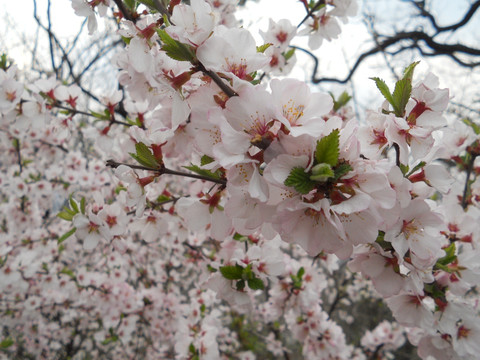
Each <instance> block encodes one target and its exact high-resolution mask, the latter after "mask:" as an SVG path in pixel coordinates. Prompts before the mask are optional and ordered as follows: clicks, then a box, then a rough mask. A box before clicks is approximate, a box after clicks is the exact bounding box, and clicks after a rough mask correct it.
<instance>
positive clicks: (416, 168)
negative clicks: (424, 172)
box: [405, 161, 427, 178]
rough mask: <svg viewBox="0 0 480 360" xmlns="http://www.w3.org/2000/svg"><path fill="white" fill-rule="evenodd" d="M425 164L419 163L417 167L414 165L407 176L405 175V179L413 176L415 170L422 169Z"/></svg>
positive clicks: (423, 162)
mask: <svg viewBox="0 0 480 360" xmlns="http://www.w3.org/2000/svg"><path fill="white" fill-rule="evenodd" d="M426 164H427V163H426V162H425V161H420V162H419V163H418V164H417V165H415V167H414V168H413V169H412V170H410V172H409V173H408V174H407V175H405V177H407V178H408V177H409V176H410V175H412V174H414V173H415V172H416V171H417V170H419V169H421V168H423V167H424V166H425V165H426Z"/></svg>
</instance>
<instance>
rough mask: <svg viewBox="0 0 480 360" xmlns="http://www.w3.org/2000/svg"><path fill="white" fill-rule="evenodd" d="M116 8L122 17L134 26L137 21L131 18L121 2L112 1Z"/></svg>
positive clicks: (117, 0) (118, 0) (119, 0)
mask: <svg viewBox="0 0 480 360" xmlns="http://www.w3.org/2000/svg"><path fill="white" fill-rule="evenodd" d="M113 1H114V2H115V4H116V5H117V7H118V10H120V12H121V13H122V15H123V17H124V18H125V19H127V20H130V21H131V22H133V23H134V24H135V23H136V22H137V19H135V18H134V17H133V15H132V14H131V13H130V11H129V10H128V9H127V7H126V6H125V4H124V3H123V1H122V0H113Z"/></svg>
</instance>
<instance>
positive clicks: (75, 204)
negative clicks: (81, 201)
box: [68, 194, 80, 214]
mask: <svg viewBox="0 0 480 360" xmlns="http://www.w3.org/2000/svg"><path fill="white" fill-rule="evenodd" d="M68 200H69V202H70V207H71V208H72V210H73V211H75V214H78V212H79V211H80V210H79V209H78V205H77V202H76V201H75V200H73V194H70V196H69V198H68Z"/></svg>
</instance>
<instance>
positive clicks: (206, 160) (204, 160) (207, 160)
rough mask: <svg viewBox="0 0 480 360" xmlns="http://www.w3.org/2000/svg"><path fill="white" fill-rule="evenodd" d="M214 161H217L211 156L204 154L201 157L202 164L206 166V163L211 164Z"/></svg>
mask: <svg viewBox="0 0 480 360" xmlns="http://www.w3.org/2000/svg"><path fill="white" fill-rule="evenodd" d="M214 161H215V159H213V158H211V157H210V156H208V155H203V156H202V158H201V159H200V165H201V166H205V165H207V164H210V163H212V162H214Z"/></svg>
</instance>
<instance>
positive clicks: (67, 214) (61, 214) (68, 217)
mask: <svg viewBox="0 0 480 360" xmlns="http://www.w3.org/2000/svg"><path fill="white" fill-rule="evenodd" d="M65 209H66V208H64V210H63V211H60V212H59V213H58V214H57V216H58V217H59V218H60V219H63V220H66V221H72V220H73V216H74V215H75V214H72V213H71V212H67V211H65Z"/></svg>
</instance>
